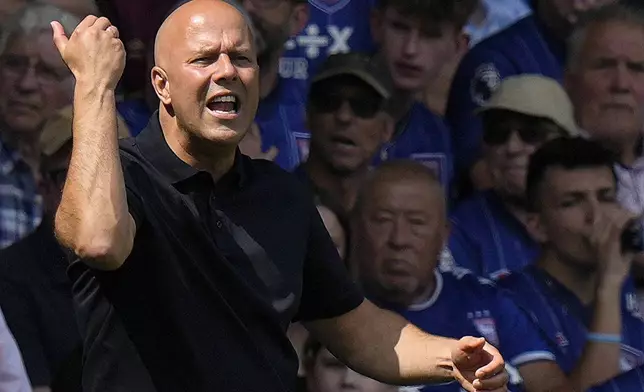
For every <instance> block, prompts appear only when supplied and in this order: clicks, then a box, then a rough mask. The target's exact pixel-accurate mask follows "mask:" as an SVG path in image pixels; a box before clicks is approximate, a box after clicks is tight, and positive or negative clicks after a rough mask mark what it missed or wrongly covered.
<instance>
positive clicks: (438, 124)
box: [373, 0, 476, 187]
mask: <svg viewBox="0 0 644 392" xmlns="http://www.w3.org/2000/svg"><path fill="white" fill-rule="evenodd" d="M475 5H476V1H475V0H465V1H451V0H431V1H415V0H396V1H393V0H381V1H379V6H378V8H377V9H376V11H375V12H374V16H373V34H374V39H375V41H376V43H377V44H378V45H379V46H380V56H381V57H382V60H383V61H384V62H385V64H386V66H387V68H388V70H389V72H390V74H391V77H392V79H393V84H394V87H395V94H394V99H393V100H392V103H393V105H392V107H391V112H392V113H393V115H394V117H395V119H396V127H395V131H394V135H393V137H392V139H391V141H390V142H388V143H387V144H386V145H385V146H384V147H383V148H382V150H381V152H380V154H379V156H378V157H377V159H376V163H378V162H382V161H386V160H389V159H413V160H417V161H420V162H423V163H425V164H426V165H428V166H430V167H432V168H433V169H434V170H436V172H437V174H438V176H439V178H440V180H441V183H442V184H443V185H444V186H445V187H447V186H448V185H449V183H450V182H451V179H452V166H453V165H452V155H451V151H452V147H451V141H450V137H451V136H450V132H449V130H448V128H447V126H446V125H445V123H444V122H443V120H442V119H441V118H440V116H438V115H437V114H435V113H432V112H431V111H429V110H428V109H427V107H426V106H425V105H424V104H423V103H422V102H420V101H418V100H417V97H418V96H419V95H420V94H422V92H423V91H424V90H425V88H426V87H427V86H428V84H429V83H430V81H432V80H434V79H435V78H437V77H438V76H439V75H440V73H441V71H442V69H443V65H444V64H445V63H449V62H450V60H451V59H453V58H454V57H456V56H458V55H459V52H460V51H461V50H462V49H463V48H467V38H466V36H465V34H464V32H463V26H464V25H465V24H466V23H467V20H468V19H469V17H470V15H471V13H472V11H473V10H474V7H475Z"/></svg>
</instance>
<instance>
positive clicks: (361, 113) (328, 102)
mask: <svg viewBox="0 0 644 392" xmlns="http://www.w3.org/2000/svg"><path fill="white" fill-rule="evenodd" d="M309 99H310V103H311V106H312V108H313V109H314V110H316V111H318V112H320V113H332V112H335V111H338V110H340V108H341V107H342V105H343V104H344V103H345V102H347V103H348V104H349V107H351V111H352V112H353V113H354V114H355V115H356V116H358V117H360V118H365V119H368V118H373V117H374V116H375V115H376V114H378V112H379V111H380V110H382V108H383V105H384V99H382V97H378V96H375V95H374V96H368V95H365V96H361V97H360V96H353V97H351V96H347V95H345V94H342V93H340V92H333V91H328V90H324V89H316V90H312V91H311V94H310V98H309Z"/></svg>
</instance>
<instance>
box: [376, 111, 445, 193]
mask: <svg viewBox="0 0 644 392" xmlns="http://www.w3.org/2000/svg"><path fill="white" fill-rule="evenodd" d="M393 159H412V160H415V161H418V162H421V163H423V164H424V165H426V166H428V167H429V168H431V169H433V170H435V171H436V174H437V176H438V178H439V179H440V182H441V184H442V185H443V186H444V187H445V189H446V190H448V189H449V185H450V183H451V181H452V178H453V158H452V143H451V135H450V131H449V128H448V127H447V125H446V124H445V122H444V121H443V119H442V118H441V117H440V116H438V115H436V114H434V113H432V112H431V111H430V110H429V109H427V107H426V106H425V105H424V104H422V103H420V102H415V103H414V104H413V106H412V107H411V109H410V110H409V112H408V113H407V115H406V116H405V117H404V118H403V119H402V120H400V121H399V122H398V124H397V126H396V132H395V135H394V136H393V138H392V140H391V141H390V142H388V143H385V145H384V146H383V147H382V149H381V151H380V154H378V155H377V156H376V158H375V160H374V164H375V165H376V166H377V165H378V164H380V163H382V162H384V161H387V160H393Z"/></svg>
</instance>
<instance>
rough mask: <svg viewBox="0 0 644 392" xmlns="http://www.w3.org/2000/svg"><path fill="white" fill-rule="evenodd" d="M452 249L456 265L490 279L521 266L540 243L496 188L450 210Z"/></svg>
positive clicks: (526, 263)
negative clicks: (507, 206) (508, 206)
mask: <svg viewBox="0 0 644 392" xmlns="http://www.w3.org/2000/svg"><path fill="white" fill-rule="evenodd" d="M450 218H451V224H452V225H451V228H452V230H451V232H450V238H449V245H448V246H449V250H450V252H451V254H452V256H453V258H454V261H455V263H456V264H457V265H459V266H461V267H464V268H467V269H469V270H471V271H472V272H474V273H475V274H476V275H479V276H484V277H487V278H490V279H494V280H496V279H498V278H499V277H501V276H503V275H505V274H507V273H509V272H510V271H516V270H521V269H523V267H525V266H527V265H528V264H530V263H532V262H533V261H534V260H535V259H536V258H537V257H538V256H539V253H540V246H539V244H538V243H537V242H535V241H534V240H533V239H532V237H531V236H530V235H529V234H528V232H527V230H526V229H525V227H524V226H523V224H522V223H521V222H520V221H519V220H518V219H517V218H515V217H514V215H512V214H511V213H510V211H508V210H507V208H506V207H505V206H504V205H503V202H502V201H501V199H500V197H499V196H498V195H497V194H496V193H495V192H493V191H486V192H479V193H476V194H474V195H473V196H471V197H470V198H468V199H466V200H464V201H462V202H461V203H459V204H457V205H456V207H455V208H454V210H453V211H452V214H451V217H450Z"/></svg>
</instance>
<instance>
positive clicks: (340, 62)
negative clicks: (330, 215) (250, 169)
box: [296, 53, 393, 213]
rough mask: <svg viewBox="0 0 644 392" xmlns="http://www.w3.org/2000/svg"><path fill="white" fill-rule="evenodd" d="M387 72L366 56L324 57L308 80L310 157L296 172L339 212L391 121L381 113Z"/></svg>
mask: <svg viewBox="0 0 644 392" xmlns="http://www.w3.org/2000/svg"><path fill="white" fill-rule="evenodd" d="M387 79H388V78H387V71H386V69H384V67H381V65H380V64H378V62H376V61H372V59H371V56H369V55H366V54H362V53H346V54H336V55H332V56H330V57H329V58H328V59H327V61H326V62H325V64H324V66H323V67H322V69H321V70H320V72H319V73H318V74H317V75H316V76H315V78H314V79H313V80H312V85H311V90H310V93H309V99H308V125H309V129H310V132H311V145H310V153H309V157H308V159H307V161H306V162H305V163H304V164H302V165H301V166H299V167H298V169H297V170H296V174H297V175H298V177H300V178H301V179H303V180H304V181H305V182H307V183H308V184H309V185H310V186H311V188H312V189H313V191H314V193H316V194H318V195H323V196H324V197H326V198H328V199H330V200H331V201H332V203H333V204H334V205H337V206H339V208H341V209H342V210H343V212H344V213H347V212H349V211H350V210H351V208H352V207H353V204H354V202H355V199H356V196H357V194H358V189H359V188H360V185H361V183H362V181H363V180H364V178H365V176H366V175H367V173H368V171H369V167H370V165H371V162H372V160H373V158H374V156H375V155H376V153H377V152H378V150H379V149H380V147H381V146H382V145H383V143H385V142H386V141H388V140H389V138H390V137H391V133H392V131H393V120H392V118H391V116H390V115H389V114H388V113H387V112H386V111H385V104H386V101H387V99H389V98H390V95H391V90H392V87H391V85H390V84H389V83H387V81H388V80H387Z"/></svg>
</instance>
